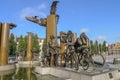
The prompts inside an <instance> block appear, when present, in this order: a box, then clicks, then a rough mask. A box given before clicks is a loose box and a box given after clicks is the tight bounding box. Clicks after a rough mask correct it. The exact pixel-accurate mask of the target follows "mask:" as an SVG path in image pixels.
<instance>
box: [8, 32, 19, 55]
mask: <svg viewBox="0 0 120 80" xmlns="http://www.w3.org/2000/svg"><path fill="white" fill-rule="evenodd" d="M16 46H17V44H16V42H15V37H14V34H13V33H11V34H10V37H9V43H8V47H9V55H15V53H16Z"/></svg>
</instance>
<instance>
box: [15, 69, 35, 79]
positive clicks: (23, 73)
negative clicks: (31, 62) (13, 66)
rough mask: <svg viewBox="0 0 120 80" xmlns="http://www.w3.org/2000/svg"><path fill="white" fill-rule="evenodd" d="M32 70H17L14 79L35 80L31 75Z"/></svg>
mask: <svg viewBox="0 0 120 80" xmlns="http://www.w3.org/2000/svg"><path fill="white" fill-rule="evenodd" d="M32 69H33V68H19V70H18V72H17V74H16V75H15V79H18V80H37V78H36V76H35V75H34V74H33V73H32Z"/></svg>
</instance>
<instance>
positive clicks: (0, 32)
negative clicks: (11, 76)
mask: <svg viewBox="0 0 120 80" xmlns="http://www.w3.org/2000/svg"><path fill="white" fill-rule="evenodd" d="M14 27H16V25H15V24H13V23H0V65H6V64H7V63H8V38H9V31H10V29H12V28H14Z"/></svg>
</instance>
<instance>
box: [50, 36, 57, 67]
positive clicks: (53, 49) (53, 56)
mask: <svg viewBox="0 0 120 80" xmlns="http://www.w3.org/2000/svg"><path fill="white" fill-rule="evenodd" d="M48 54H49V56H50V62H49V65H50V66H57V58H58V44H57V42H56V40H55V37H54V36H53V35H51V36H50V41H49V43H48Z"/></svg>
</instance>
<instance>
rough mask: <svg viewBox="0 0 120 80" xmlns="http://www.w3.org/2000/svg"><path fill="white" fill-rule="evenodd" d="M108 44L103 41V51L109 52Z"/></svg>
mask: <svg viewBox="0 0 120 80" xmlns="http://www.w3.org/2000/svg"><path fill="white" fill-rule="evenodd" d="M106 43H107V42H106V41H103V44H102V50H103V51H104V52H106V51H107V47H106Z"/></svg>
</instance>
